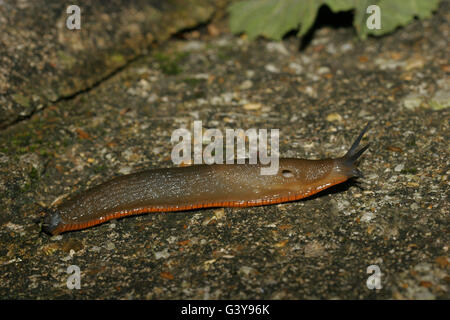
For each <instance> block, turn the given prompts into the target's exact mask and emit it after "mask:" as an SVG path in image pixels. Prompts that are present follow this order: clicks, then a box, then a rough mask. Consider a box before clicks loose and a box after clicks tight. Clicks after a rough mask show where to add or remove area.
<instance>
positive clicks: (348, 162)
mask: <svg viewBox="0 0 450 320" xmlns="http://www.w3.org/2000/svg"><path fill="white" fill-rule="evenodd" d="M367 129H369V123H368V124H367V125H366V126H365V127H364V129H363V130H362V131H361V133H360V134H359V135H358V137H357V138H356V140H355V142H353V144H352V146H351V147H350V149H349V150H348V151H347V153H346V154H345V155H344V156H343V157H342V158H341V160H343V163H344V166H345V167H347V170H348V171H349V175H350V176H353V177H358V178H363V174H362V173H361V171H359V170H358V168H356V164H355V162H356V160H358V158H359V157H360V156H361V155H362V154H363V153H364V151H366V150H367V149H368V148H369V146H370V143H368V144H366V145H365V146H364V147H362V148H360V149H359V150H358V146H359V143H360V142H361V139H362V138H363V136H364V134H365V133H366V131H367Z"/></svg>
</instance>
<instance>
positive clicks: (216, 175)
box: [42, 126, 369, 235]
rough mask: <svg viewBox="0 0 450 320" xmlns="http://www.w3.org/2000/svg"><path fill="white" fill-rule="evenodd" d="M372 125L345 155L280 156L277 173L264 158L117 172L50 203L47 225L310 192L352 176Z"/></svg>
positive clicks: (86, 223) (63, 226)
mask: <svg viewBox="0 0 450 320" xmlns="http://www.w3.org/2000/svg"><path fill="white" fill-rule="evenodd" d="M367 128H368V126H366V127H365V128H364V129H363V131H362V132H361V133H360V135H359V136H358V138H357V139H356V140H355V142H354V143H353V145H352V146H351V148H350V150H349V151H348V152H347V153H346V154H345V155H344V156H343V157H341V158H336V159H324V160H304V159H291V158H285V159H279V170H278V173H277V174H275V175H261V174H260V168H261V166H262V164H259V163H258V164H211V165H206V164H200V165H192V166H187V167H175V168H164V169H150V170H146V171H142V172H137V173H133V174H128V175H124V176H120V177H117V178H114V179H112V180H110V181H107V182H105V183H103V184H100V185H98V186H96V187H94V188H92V189H90V190H88V191H86V192H84V193H81V194H79V195H77V196H75V197H73V198H71V199H70V200H68V201H65V202H64V203H62V204H61V205H59V206H57V207H56V208H53V209H51V208H49V209H47V213H46V216H45V217H44V222H43V224H42V229H43V231H45V232H47V233H49V234H52V235H56V234H60V233H62V232H66V231H71V230H79V229H85V228H89V227H92V226H95V225H97V224H100V223H103V222H106V221H108V220H111V219H117V218H121V217H125V216H129V215H135V214H140V213H145V212H160V211H180V210H193V209H198V208H210V207H250V206H261V205H268V204H275V203H281V202H287V201H294V200H298V199H302V198H305V197H309V196H311V195H313V194H315V193H318V192H320V191H322V190H324V189H326V188H329V187H331V186H333V185H336V184H339V183H341V182H344V181H346V180H348V179H349V178H352V177H361V176H362V175H361V173H360V171H359V170H358V169H357V168H356V164H355V161H356V160H357V159H358V157H359V156H360V155H361V154H362V153H363V152H364V151H365V150H366V149H367V148H368V146H369V145H366V146H364V147H362V148H360V149H359V150H358V145H359V143H360V141H361V139H362V137H363V135H364V133H365V132H366V131H367Z"/></svg>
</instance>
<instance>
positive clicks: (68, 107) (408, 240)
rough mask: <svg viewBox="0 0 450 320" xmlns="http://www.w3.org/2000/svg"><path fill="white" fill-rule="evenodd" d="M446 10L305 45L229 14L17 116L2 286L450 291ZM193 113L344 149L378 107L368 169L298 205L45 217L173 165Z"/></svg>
mask: <svg viewBox="0 0 450 320" xmlns="http://www.w3.org/2000/svg"><path fill="white" fill-rule="evenodd" d="M3 6H4V5H3ZM448 9H449V5H448V2H444V3H443V4H442V5H441V6H440V9H439V11H438V12H437V13H436V15H434V16H433V18H432V19H429V20H425V21H415V22H414V23H412V24H411V25H409V26H407V27H405V28H403V29H400V30H398V31H397V32H395V33H393V34H391V35H388V36H385V37H382V38H370V39H369V40H367V41H366V42H358V41H355V40H354V33H353V31H352V30H351V29H347V28H339V29H333V28H330V27H326V26H322V27H320V28H318V29H316V31H315V32H314V34H313V36H312V41H311V42H310V43H309V44H308V45H307V46H305V48H304V49H303V50H302V51H299V40H298V39H297V38H294V37H288V38H286V39H285V40H284V41H283V45H282V46H276V45H268V44H267V41H265V40H258V41H255V42H251V43H250V42H248V41H247V40H246V39H245V37H233V36H231V35H229V33H228V32H227V29H226V27H224V25H225V24H224V22H221V21H213V23H212V25H210V26H205V27H203V28H199V29H198V30H191V31H189V32H187V33H185V34H184V35H183V37H181V38H177V39H172V40H171V41H169V42H168V43H167V45H166V46H164V47H158V48H155V49H154V50H152V51H151V52H150V53H148V54H146V55H144V56H143V57H141V58H139V59H136V60H135V61H133V62H132V63H130V64H128V65H127V66H126V67H125V68H123V70H121V71H120V72H117V73H116V74H115V75H113V76H112V77H110V78H108V79H107V80H104V81H101V82H100V83H99V84H98V85H97V86H95V87H94V88H92V89H90V90H87V91H85V92H82V93H79V94H76V95H74V96H73V97H72V98H70V99H64V100H60V101H58V102H57V103H54V104H52V105H50V106H47V107H46V108H44V109H43V110H42V111H40V112H36V113H35V114H34V115H33V116H31V117H30V118H29V119H25V120H23V121H21V122H19V123H16V124H15V125H13V126H10V127H8V128H7V129H6V130H3V131H1V132H0V146H1V149H0V268H1V272H0V297H1V298H31V299H36V298H52V299H53V298H80V299H86V298H100V299H102V298H124V299H132V298H136V299H137V298H139V299H163V298H166V299H176V298H193V299H230V298H232V299H242V298H249V299H261V298H264V299H317V298H320V299H323V298H327V299H381V298H387V299H448V298H449V297H450V296H449V293H448V282H449V276H448V270H449V254H448V246H449V230H448V227H449V179H448V177H449V174H450V172H449V168H450V167H449V159H450V157H449V153H450V150H449V145H448V141H449V140H450V132H449V123H450V122H449V112H450V110H449V109H448V108H440V109H435V108H432V107H431V105H430V101H431V100H432V99H435V98H433V97H435V95H436V92H440V91H441V90H448V89H446V83H447V81H448V74H449V71H450V63H449V59H448V39H449V38H450V37H449V25H450V24H449V20H450V16H449V10H448ZM280 48H282V49H280ZM280 50H281V51H280ZM49 52H51V54H55V52H57V50H56V49H55V51H53V50H49ZM280 52H282V53H280ZM102 59H103V58H102ZM417 61H420V62H417ZM268 66H270V68H268ZM275 71H276V72H275ZM7 76H8V77H9V74H8V75H7ZM3 77H4V75H3ZM8 79H9V78H8ZM64 79H65V78H64ZM6 81H7V82H8V83H9V82H10V81H9V80H6ZM250 83H251V85H249V84H250ZM243 84H245V85H243ZM11 85H14V84H11ZM411 96H420V97H421V103H420V105H418V106H416V107H415V108H412V109H410V108H405V107H404V103H403V102H404V99H405V97H411ZM443 96H445V95H443V94H439V97H440V98H442V97H443ZM440 103H442V101H441V102H440ZM249 106H251V107H249ZM256 106H257V107H256ZM194 120H202V121H203V126H204V127H205V128H217V129H220V130H222V131H223V132H224V130H225V129H226V128H243V129H247V128H267V129H271V128H279V129H280V130H281V131H280V153H281V156H283V157H300V158H309V159H314V158H325V157H336V156H341V155H343V154H344V153H345V151H346V150H347V149H348V147H349V146H350V144H351V143H352V141H353V140H354V138H355V136H356V135H357V134H358V133H359V131H360V130H361V129H362V128H363V126H364V125H365V124H366V123H367V122H370V123H371V125H370V130H369V131H368V133H367V135H366V136H365V138H364V139H363V140H364V141H363V143H366V142H371V147H370V149H369V150H368V151H367V152H366V153H365V155H364V156H363V158H362V161H361V163H360V166H359V168H360V170H361V171H362V172H363V173H364V176H365V177H364V178H363V179H359V183H358V182H357V181H350V182H348V183H345V184H342V185H340V186H338V187H336V188H333V189H331V190H329V191H327V192H324V193H322V194H320V195H317V196H314V197H312V198H310V199H305V200H302V201H296V202H292V203H285V204H280V205H272V206H264V207H253V208H236V209H230V208H225V209H223V208H219V209H208V210H196V211H190V212H174V213H156V214H147V215H142V216H136V217H130V218H126V219H121V220H118V221H113V222H108V223H105V224H103V225H100V226H97V227H95V228H91V229H88V230H83V231H79V232H72V233H67V234H63V235H60V236H56V237H49V236H47V235H45V234H42V233H40V232H39V231H40V227H39V224H37V223H36V222H35V219H39V218H40V214H39V212H40V211H41V210H40V206H50V205H52V204H53V203H56V202H58V201H61V200H62V199H63V198H64V197H66V196H69V195H71V194H74V193H78V192H82V191H83V190H86V189H88V188H89V187H91V186H93V185H95V184H98V183H100V182H102V181H105V180H108V179H109V178H111V177H113V176H116V175H118V174H125V173H129V172H132V171H137V170H140V169H142V168H151V167H169V166H173V164H172V163H171V160H170V154H171V150H172V144H171V143H170V136H171V133H172V132H173V130H175V129H178V128H180V127H186V128H191V126H192V124H193V121H194ZM112 196H113V195H112ZM70 265H77V266H79V267H80V270H81V289H80V290H70V289H68V288H67V286H66V281H67V278H68V274H67V272H66V271H67V268H68V267H69V266H70ZM371 265H377V266H378V267H379V268H380V270H381V273H382V274H381V285H382V288H381V289H379V290H369V289H368V288H367V286H366V281H367V279H368V277H369V276H370V275H369V274H367V268H368V267H369V266H371Z"/></svg>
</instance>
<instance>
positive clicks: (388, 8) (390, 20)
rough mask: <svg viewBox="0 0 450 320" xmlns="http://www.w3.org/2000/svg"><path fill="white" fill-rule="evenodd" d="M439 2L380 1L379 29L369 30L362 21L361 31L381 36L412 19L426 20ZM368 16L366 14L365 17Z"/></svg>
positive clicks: (434, 0)
mask: <svg viewBox="0 0 450 320" xmlns="http://www.w3.org/2000/svg"><path fill="white" fill-rule="evenodd" d="M439 2H440V0H402V1H392V0H380V1H379V3H378V6H379V7H380V12H381V29H373V30H370V29H368V28H367V26H366V24H365V19H364V21H363V23H364V24H363V26H361V31H362V32H363V33H365V34H373V35H377V36H379V35H382V34H386V33H389V32H392V31H394V30H395V29H396V28H398V27H401V26H405V25H407V24H408V23H410V22H411V21H412V20H413V19H414V17H419V18H420V19H424V18H428V17H430V16H431V13H432V12H433V11H434V10H436V9H437V7H438V5H439ZM368 16H369V15H368V14H366V17H368Z"/></svg>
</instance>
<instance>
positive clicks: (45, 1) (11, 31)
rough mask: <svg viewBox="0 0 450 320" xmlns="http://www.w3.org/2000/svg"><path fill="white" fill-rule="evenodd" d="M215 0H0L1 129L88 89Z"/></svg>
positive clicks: (191, 22)
mask: <svg viewBox="0 0 450 320" xmlns="http://www.w3.org/2000/svg"><path fill="white" fill-rule="evenodd" d="M218 2H219V1H213V0H211V1H210V0H170V1H159V0H151V1H147V0H137V1H128V0H110V1H95V0H83V1H78V2H77V4H78V6H79V7H80V9H81V29H80V30H68V29H67V27H66V19H67V18H68V16H69V14H67V12H66V10H67V7H68V5H69V4H68V3H66V2H63V1H59V0H21V1H16V0H5V1H0V128H2V127H5V126H7V125H9V124H11V123H14V122H15V121H17V120H19V119H23V118H26V117H29V116H30V115H31V114H32V113H33V112H35V111H36V110H38V109H40V108H43V107H45V106H47V105H49V104H51V103H54V102H56V101H59V100H61V99H62V98H66V97H70V96H73V95H74V94H75V93H77V92H80V91H83V90H86V89H89V88H91V87H93V86H94V85H96V84H97V83H99V82H100V81H101V80H102V79H105V78H106V77H108V76H109V75H111V74H112V73H114V72H115V71H117V70H118V69H120V68H121V67H124V66H125V65H126V64H127V63H128V62H129V61H130V60H132V59H134V58H136V57H137V56H138V55H141V54H144V53H145V52H146V50H147V49H148V48H149V47H150V45H152V44H155V43H158V42H161V41H163V40H165V39H167V38H168V37H169V36H170V35H172V34H174V33H176V32H178V31H180V30H182V29H186V28H190V27H193V26H196V25H198V24H199V23H201V22H205V21H207V20H208V19H210V18H211V16H212V14H213V12H214V5H215V4H216V3H218Z"/></svg>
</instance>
